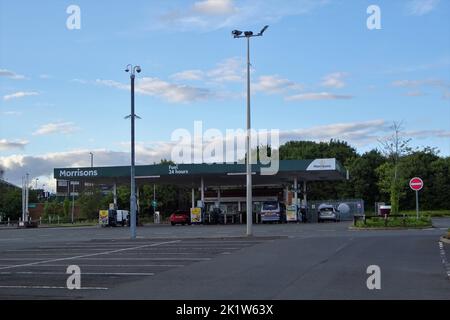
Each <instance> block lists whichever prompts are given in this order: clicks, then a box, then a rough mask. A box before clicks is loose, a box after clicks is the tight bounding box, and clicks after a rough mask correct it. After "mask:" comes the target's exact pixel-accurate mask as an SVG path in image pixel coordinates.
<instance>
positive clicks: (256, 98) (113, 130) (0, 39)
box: [0, 0, 450, 185]
mask: <svg viewBox="0 0 450 320" xmlns="http://www.w3.org/2000/svg"><path fill="white" fill-rule="evenodd" d="M71 4H75V5H77V6H79V8H80V9H81V29H79V30H69V29H68V28H67V27H66V20H67V18H68V17H69V14H67V13H66V9H67V7H68V6H69V5H71ZM371 4H375V5H378V6H379V7H380V9H381V29H380V30H369V29H368V28H367V27H366V20H367V18H368V16H369V15H368V14H367V12H366V10H367V7H368V6H369V5H371ZM449 13H450V1H447V0H398V1H387V0H378V1H376V0H371V1H364V0H347V1H344V0H340V1H339V0H326V1H325V0H323V1H322V0H315V1H313V0H296V1H294V0H288V1H273V0H269V1H256V0H242V1H232V0H198V1H134V0H133V1H126V2H125V1H99V0H98V1H77V0H74V1H56V0H54V1H50V0H42V1H39V2H37V1H33V2H32V1H21V0H16V1H6V0H0V165H1V166H3V167H4V168H5V169H6V172H5V178H7V179H8V180H9V181H12V182H15V183H18V182H20V177H21V176H22V175H23V174H24V173H25V172H29V173H30V174H31V175H32V176H33V177H40V181H42V183H44V182H45V181H48V182H47V184H48V185H51V184H52V182H51V179H50V178H51V172H52V168H53V167H55V166H56V167H63V166H85V165H86V166H87V165H89V161H90V158H89V152H94V153H95V164H96V165H115V164H126V163H128V159H129V156H128V153H127V152H128V150H129V144H128V143H129V121H126V120H124V119H123V118H124V116H126V115H127V114H129V90H128V87H127V86H128V83H129V78H128V75H127V74H126V73H125V72H124V67H125V66H126V65H127V64H128V63H132V64H139V65H141V67H142V70H143V71H142V73H141V74H139V75H138V82H137V91H138V92H137V96H136V112H137V114H139V115H140V116H141V117H142V119H141V120H139V121H138V122H137V131H136V134H137V138H136V139H137V141H138V159H137V160H138V162H139V163H152V162H154V161H159V159H160V158H162V157H166V158H167V157H168V156H169V155H170V144H169V142H170V140H171V134H172V132H173V131H174V130H175V129H177V128H186V129H188V130H190V131H193V125H194V121H196V120H201V121H203V127H204V129H207V128H218V129H219V130H222V131H223V132H224V131H225V129H227V128H229V129H237V128H244V127H245V113H244V111H245V95H244V93H245V87H244V85H245V81H244V79H245V60H244V59H245V41H244V40H243V39H233V38H232V37H231V34H230V32H231V30H233V29H242V30H254V31H259V29H260V28H261V27H262V26H264V25H265V24H268V25H270V27H269V29H268V30H267V31H266V33H265V34H264V36H263V37H261V38H253V39H252V42H251V59H252V73H251V75H252V88H253V94H252V126H253V127H254V128H257V129H263V128H264V129H272V128H276V129H280V131H281V132H282V137H283V139H284V140H289V139H308V140H317V141H319V140H325V141H326V140H329V139H330V138H340V139H344V140H348V141H349V143H351V144H352V145H354V146H355V147H357V149H358V151H360V152H364V151H367V150H369V149H371V148H373V147H377V146H378V142H377V139H380V138H382V137H383V136H385V135H387V134H388V133H389V125H390V124H391V123H392V121H403V126H404V131H405V134H406V135H407V136H409V137H411V138H412V139H413V140H412V145H413V146H424V145H429V146H433V147H437V148H438V149H440V150H441V154H442V155H450V19H449ZM283 139H282V142H283V141H284V140H283ZM49 179H50V180H49Z"/></svg>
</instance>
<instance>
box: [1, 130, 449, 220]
mask: <svg viewBox="0 0 450 320" xmlns="http://www.w3.org/2000/svg"><path fill="white" fill-rule="evenodd" d="M396 144H397V145H396ZM380 146H381V147H380V149H373V150H370V151H367V152H365V153H363V154H359V153H358V152H357V151H356V149H355V148H354V147H352V146H350V145H349V144H348V143H347V142H345V141H340V140H330V141H329V142H313V141H290V142H287V143H285V144H284V145H282V146H280V148H279V155H280V160H297V159H316V158H336V159H337V160H338V161H339V162H340V163H342V164H343V165H344V166H345V168H347V169H348V170H349V173H350V178H349V180H342V181H316V182H309V183H308V191H307V198H308V200H328V199H343V198H347V199H348V198H357V199H363V200H364V202H365V208H366V210H369V211H371V210H372V209H371V208H373V207H374V204H375V202H385V203H389V204H391V205H392V206H393V211H394V212H398V211H399V210H411V209H414V208H415V194H414V192H413V191H412V190H410V189H409V184H408V182H409V180H410V179H411V178H412V177H415V176H419V177H421V178H422V179H423V181H424V185H425V186H424V188H423V189H422V191H420V203H421V205H420V206H421V208H422V209H428V210H429V209H433V210H440V209H450V202H449V199H450V157H442V156H439V151H438V150H436V149H435V148H430V147H424V148H422V149H415V150H413V149H411V148H409V147H408V141H407V140H401V139H398V137H397V139H396V138H395V134H394V135H393V139H391V140H389V139H388V140H386V141H384V144H381V145H380ZM383 146H384V148H383ZM162 162H163V163H168V162H167V161H166V160H162ZM117 191H118V206H119V208H122V209H127V208H129V205H130V200H129V199H130V190H129V187H128V186H120V187H118V190H117ZM196 192H197V194H196V198H198V197H199V194H198V191H196ZM35 198H36V197H35V195H34V193H33V192H32V193H30V202H33V201H35V200H37V199H35ZM152 199H153V185H145V186H142V187H141V188H140V199H139V207H140V212H141V216H149V215H151V214H153V207H152V206H151V200H152ZM156 199H157V203H158V204H157V209H156V210H157V211H160V212H161V213H162V214H163V215H167V214H170V213H171V212H172V211H174V210H177V209H184V208H189V207H190V201H191V189H190V188H185V187H180V186H176V185H156ZM68 202H69V200H68V199H65V200H63V201H61V200H60V201H57V200H56V199H54V200H52V201H50V202H49V203H47V204H46V205H45V215H46V216H48V215H57V214H58V212H59V215H61V216H67V215H68V212H69V203H68ZM112 202H113V199H112V194H111V193H109V194H106V195H104V194H102V193H101V191H100V190H98V189H96V188H95V187H94V188H93V189H91V190H87V192H85V193H83V194H81V195H80V197H79V198H78V199H77V200H76V203H75V205H76V206H77V207H79V210H80V214H81V218H85V219H96V218H97V217H98V210H100V209H107V208H108V205H109V203H112ZM21 203H22V202H21V190H20V189H15V188H10V187H6V186H5V185H2V184H0V214H1V215H2V216H3V219H6V218H8V217H10V218H11V219H18V218H19V217H20V215H21Z"/></svg>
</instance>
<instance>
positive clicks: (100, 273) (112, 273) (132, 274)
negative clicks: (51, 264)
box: [0, 271, 155, 276]
mask: <svg viewBox="0 0 450 320" xmlns="http://www.w3.org/2000/svg"><path fill="white" fill-rule="evenodd" d="M0 274H2V275H6V274H42V275H44V274H45V275H63V276H66V275H67V274H66V273H65V272H51V271H45V272H35V271H18V272H11V271H3V272H0ZM82 274H83V275H96V276H100V275H106V276H154V275H155V274H154V273H153V272H83V273H82Z"/></svg>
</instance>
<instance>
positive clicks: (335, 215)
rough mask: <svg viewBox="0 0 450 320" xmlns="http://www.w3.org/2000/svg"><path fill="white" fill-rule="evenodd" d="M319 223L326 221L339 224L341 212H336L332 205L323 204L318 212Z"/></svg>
mask: <svg viewBox="0 0 450 320" xmlns="http://www.w3.org/2000/svg"><path fill="white" fill-rule="evenodd" d="M317 217H318V222H323V221H326V220H330V221H334V222H339V220H340V215H339V211H338V210H336V209H335V208H334V207H333V206H332V205H325V204H322V205H320V206H319V210H318V211H317Z"/></svg>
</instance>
